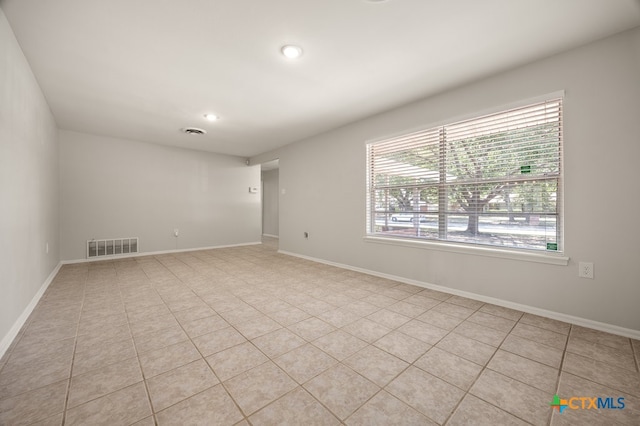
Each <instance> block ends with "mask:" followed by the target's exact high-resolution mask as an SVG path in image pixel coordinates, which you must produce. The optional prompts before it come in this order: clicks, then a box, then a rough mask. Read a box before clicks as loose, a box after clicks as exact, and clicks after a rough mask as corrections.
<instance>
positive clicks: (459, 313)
mask: <svg viewBox="0 0 640 426" xmlns="http://www.w3.org/2000/svg"><path fill="white" fill-rule="evenodd" d="M431 311H433V312H440V313H441V314H447V315H451V316H452V317H456V318H460V319H463V320H464V319H467V318H469V316H471V314H473V313H474V312H475V311H476V310H475V309H473V308H467V307H464V306H460V305H456V304H453V303H449V301H446V302H443V303H440V304H439V305H436V306H434V307H433V308H432V309H431Z"/></svg>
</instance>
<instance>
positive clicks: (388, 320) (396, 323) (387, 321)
mask: <svg viewBox="0 0 640 426" xmlns="http://www.w3.org/2000/svg"><path fill="white" fill-rule="evenodd" d="M367 319H370V320H371V321H374V322H377V323H378V324H382V325H384V326H385V327H388V328H390V329H392V330H393V329H396V328H398V327H400V326H401V325H402V324H405V323H407V322H409V321H410V320H411V318H410V317H408V316H405V315H402V314H399V313H396V312H393V311H389V310H387V309H380V310H379V311H377V312H374V313H372V314H371V315H368V316H367Z"/></svg>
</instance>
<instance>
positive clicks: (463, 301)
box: [447, 296, 484, 311]
mask: <svg viewBox="0 0 640 426" xmlns="http://www.w3.org/2000/svg"><path fill="white" fill-rule="evenodd" d="M447 303H453V304H454V305H460V306H464V307H465V308H471V309H473V310H474V311H476V310H478V309H479V308H480V307H481V306H483V305H484V302H481V301H479V300H474V299H469V298H467V297H462V296H451V297H450V298H448V299H447Z"/></svg>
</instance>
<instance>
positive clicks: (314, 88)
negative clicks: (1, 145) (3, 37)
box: [0, 0, 640, 157]
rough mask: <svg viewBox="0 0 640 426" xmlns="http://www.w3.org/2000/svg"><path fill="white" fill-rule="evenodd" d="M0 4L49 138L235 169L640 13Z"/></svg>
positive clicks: (581, 6)
mask: <svg viewBox="0 0 640 426" xmlns="http://www.w3.org/2000/svg"><path fill="white" fill-rule="evenodd" d="M0 7H1V8H2V9H3V11H4V13H5V15H6V16H7V19H8V21H9V23H10V25H11V27H12V29H13V31H14V33H15V34H16V38H17V39H18V42H19V43H20V45H21V47H22V49H23V51H24V53H25V56H26V57H27V59H28V61H29V63H30V65H31V68H32V69H33V72H34V74H35V76H36V78H37V79H38V81H39V83H40V86H41V87H42V90H43V92H44V94H45V96H46V98H47V101H48V102H49V105H50V107H51V110H52V112H53V115H54V116H55V118H56V121H57V123H58V126H59V127H60V128H62V129H68V130H75V131H80V132H87V133H93V134H98V135H105V136H112V137H120V138H127V139H133V140H141V141H147V142H153V143H159V144H164V145H174V146H179V147H189V148H194V149H200V150H206V151H212V152H219V153H225V154H232V155H240V156H244V157H248V156H252V155H256V154H259V153H262V152H266V151H269V150H271V149H274V148H277V147H280V146H282V145H286V144H288V143H291V142H294V141H297V140H300V139H303V138H306V137H309V136H312V135H315V134H318V133H321V132H324V131H327V130H330V129H332V128H335V127H338V126H341V125H344V124H346V123H349V122H352V121H354V120H357V119H360V118H363V117H366V116H369V115H372V114H375V113H378V112H382V111H384V110H387V109H390V108H393V107H396V106H399V105H402V104H405V103H408V102H411V101H414V100H417V99H419V98H422V97H425V96H428V95H431V94H435V93H438V92H442V91H444V90H447V89H449V88H452V87H455V86H458V85H461V84H465V83H468V82H470V81H473V80H477V79H480V78H483V77H485V76H487V75H489V74H492V73H496V72H500V71H502V70H505V69H509V68H513V67H515V66H518V65H521V64H524V63H526V62H530V61H532V60H535V59H538V58H542V57H545V56H548V55H551V54H554V53H557V52H560V51H563V50H566V49H569V48H572V47H575V46H579V45H582V44H585V43H588V42H590V41H593V40H596V39H599V38H602V37H605V36H608V35H611V34H614V33H617V32H620V31H623V30H626V29H630V28H633V27H636V26H638V25H640V3H639V1H638V0H562V1H558V0H519V1H514V0H429V1H428V0H389V1H386V2H378V3H371V2H367V1H365V0H314V1H312V0H271V1H264V0H185V1H175V0H171V1H169V0H109V1H98V0H55V1H51V0H1V1H0ZM286 43H295V44H298V45H300V46H302V48H303V49H304V55H303V56H302V58H300V59H298V60H296V61H291V60H286V59H285V58H283V57H282V56H281V55H280V54H279V49H280V47H281V46H282V45H283V44H286ZM207 112H214V113H216V114H218V115H219V116H220V117H221V119H220V120H219V121H218V122H215V123H209V122H207V121H205V120H204V118H203V115H204V114H205V113H207ZM187 126H194V127H200V128H203V129H205V130H207V132H208V133H207V134H206V135H204V136H193V135H191V136H190V135H185V134H182V133H181V132H180V130H179V129H181V128H183V127H187Z"/></svg>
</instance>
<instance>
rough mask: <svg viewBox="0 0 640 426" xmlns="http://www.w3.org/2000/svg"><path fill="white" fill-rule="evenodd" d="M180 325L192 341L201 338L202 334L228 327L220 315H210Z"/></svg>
mask: <svg viewBox="0 0 640 426" xmlns="http://www.w3.org/2000/svg"><path fill="white" fill-rule="evenodd" d="M181 324H182V327H183V328H184V331H186V332H187V334H188V335H189V337H191V338H192V339H193V338H195V337H198V336H202V335H203V334H207V333H211V332H212V331H216V330H221V329H223V328H227V327H229V323H228V322H226V321H225V320H224V319H222V317H221V316H220V315H212V316H209V317H204V318H200V319H196V320H193V321H186V322H182V323H181Z"/></svg>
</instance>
